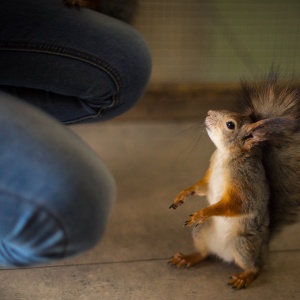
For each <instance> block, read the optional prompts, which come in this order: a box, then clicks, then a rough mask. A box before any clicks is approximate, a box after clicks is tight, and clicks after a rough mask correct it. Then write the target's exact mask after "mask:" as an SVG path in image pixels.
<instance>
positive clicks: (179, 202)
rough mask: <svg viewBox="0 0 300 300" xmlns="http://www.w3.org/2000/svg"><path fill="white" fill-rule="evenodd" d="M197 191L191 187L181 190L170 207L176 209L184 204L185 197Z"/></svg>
mask: <svg viewBox="0 0 300 300" xmlns="http://www.w3.org/2000/svg"><path fill="white" fill-rule="evenodd" d="M195 194H196V192H195V191H194V190H191V189H185V190H183V191H181V192H180V193H179V194H178V195H177V196H176V198H175V200H174V202H173V204H172V205H171V206H170V207H169V208H170V209H171V208H173V209H176V208H177V207H178V206H180V205H182V204H183V203H184V201H185V198H186V197H188V196H194V195H195Z"/></svg>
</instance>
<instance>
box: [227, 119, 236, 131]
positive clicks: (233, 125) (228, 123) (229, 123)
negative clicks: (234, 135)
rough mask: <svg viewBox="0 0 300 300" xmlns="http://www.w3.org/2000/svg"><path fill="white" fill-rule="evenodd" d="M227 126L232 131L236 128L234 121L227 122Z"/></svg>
mask: <svg viewBox="0 0 300 300" xmlns="http://www.w3.org/2000/svg"><path fill="white" fill-rule="evenodd" d="M226 126H227V128H228V129H230V130H233V129H234V128H235V124H234V123H233V122H232V121H228V122H226Z"/></svg>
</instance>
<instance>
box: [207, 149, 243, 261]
mask: <svg viewBox="0 0 300 300" xmlns="http://www.w3.org/2000/svg"><path fill="white" fill-rule="evenodd" d="M222 161H223V159H222V157H221V153H220V152H218V151H216V153H215V163H214V167H213V169H212V173H211V178H210V182H209V188H208V195H207V199H208V202H209V203H210V205H212V204H215V203H217V202H219V201H220V200H221V198H222V196H223V194H224V192H225V178H224V174H225V172H224V170H223V165H222ZM239 222H240V218H239V217H233V218H226V217H212V218H211V219H210V220H209V224H207V225H208V226H207V227H206V228H203V235H204V239H205V243H206V247H207V250H208V251H209V252H211V253H214V254H216V255H218V256H219V257H221V258H222V259H224V260H225V261H232V260H234V255H235V253H236V251H235V238H236V235H237V230H238V227H239Z"/></svg>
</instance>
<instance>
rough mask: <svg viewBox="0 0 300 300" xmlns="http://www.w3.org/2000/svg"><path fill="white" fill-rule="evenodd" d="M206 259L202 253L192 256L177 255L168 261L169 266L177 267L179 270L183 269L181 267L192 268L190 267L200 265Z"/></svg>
mask: <svg viewBox="0 0 300 300" xmlns="http://www.w3.org/2000/svg"><path fill="white" fill-rule="evenodd" d="M204 259H205V256H203V255H202V254H201V253H193V254H190V255H184V254H182V253H176V254H175V255H174V256H172V257H171V259H170V260H169V261H168V264H170V265H173V266H176V267H177V268H181V267H186V268H190V267H192V266H194V265H196V264H198V263H200V262H201V261H202V260H204Z"/></svg>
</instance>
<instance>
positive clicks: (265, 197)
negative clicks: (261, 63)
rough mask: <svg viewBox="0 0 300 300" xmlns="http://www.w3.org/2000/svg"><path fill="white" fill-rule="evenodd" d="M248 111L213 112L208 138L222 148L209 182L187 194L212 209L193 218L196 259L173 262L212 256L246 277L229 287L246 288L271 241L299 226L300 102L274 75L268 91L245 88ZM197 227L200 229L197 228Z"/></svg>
mask: <svg viewBox="0 0 300 300" xmlns="http://www.w3.org/2000/svg"><path fill="white" fill-rule="evenodd" d="M243 89H244V101H243V102H242V105H241V106H242V112H241V113H234V112H229V111H209V112H208V115H207V117H206V120H205V124H206V127H207V132H208V135H209V137H210V138H211V140H212V141H213V142H214V144H215V145H216V148H217V149H216V151H215V153H214V154H213V156H212V158H211V162H210V166H209V169H208V171H207V172H206V174H205V176H204V177H203V178H202V179H201V180H200V181H199V182H197V183H196V184H194V185H193V186H191V187H189V188H187V189H184V190H183V191H181V192H180V193H179V194H178V195H177V197H176V198H175V200H174V202H173V204H172V205H171V206H170V208H173V209H176V208H177V207H178V206H179V205H182V204H183V203H184V202H185V199H186V197H187V196H191V195H195V194H197V195H200V196H206V197H207V200H208V202H209V205H208V206H207V207H205V208H203V209H201V210H199V211H197V212H195V213H193V214H191V215H190V218H189V219H188V221H186V222H185V226H192V225H193V224H196V227H194V229H193V239H194V244H195V248H196V250H197V252H196V253H194V254H191V255H184V254H181V253H177V254H175V255H174V256H173V257H172V258H171V260H170V263H171V264H172V265H175V266H178V267H181V266H187V267H190V266H192V265H194V264H196V263H199V262H200V261H202V260H203V259H205V258H206V257H207V256H209V255H211V254H214V255H217V256H219V257H220V258H222V259H223V260H225V261H228V262H235V263H236V264H237V265H239V266H240V267H241V268H242V269H243V270H244V271H243V272H242V273H241V274H237V275H233V276H232V278H231V280H230V281H229V283H228V284H229V285H230V286H231V287H232V288H234V289H241V288H245V287H247V286H248V285H249V284H250V283H251V282H252V281H253V280H255V279H256V278H257V276H258V275H259V273H260V272H261V270H262V268H263V265H264V261H265V257H266V253H267V249H268V244H269V241H270V239H271V238H272V237H273V236H274V234H275V233H277V232H278V231H279V230H280V229H282V228H283V227H284V225H286V224H291V223H293V222H295V221H296V220H297V216H298V210H299V207H300V184H299V183H300V126H299V125H300V122H299V120H300V108H299V107H300V97H299V92H298V90H297V88H295V87H293V86H292V85H291V84H289V85H285V86H280V85H279V84H278V81H277V76H276V75H275V73H274V72H271V75H270V76H269V79H268V80H267V81H266V83H265V84H262V85H259V86H252V87H251V86H250V85H248V84H246V83H244V84H243ZM198 225H200V226H199V227H198Z"/></svg>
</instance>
